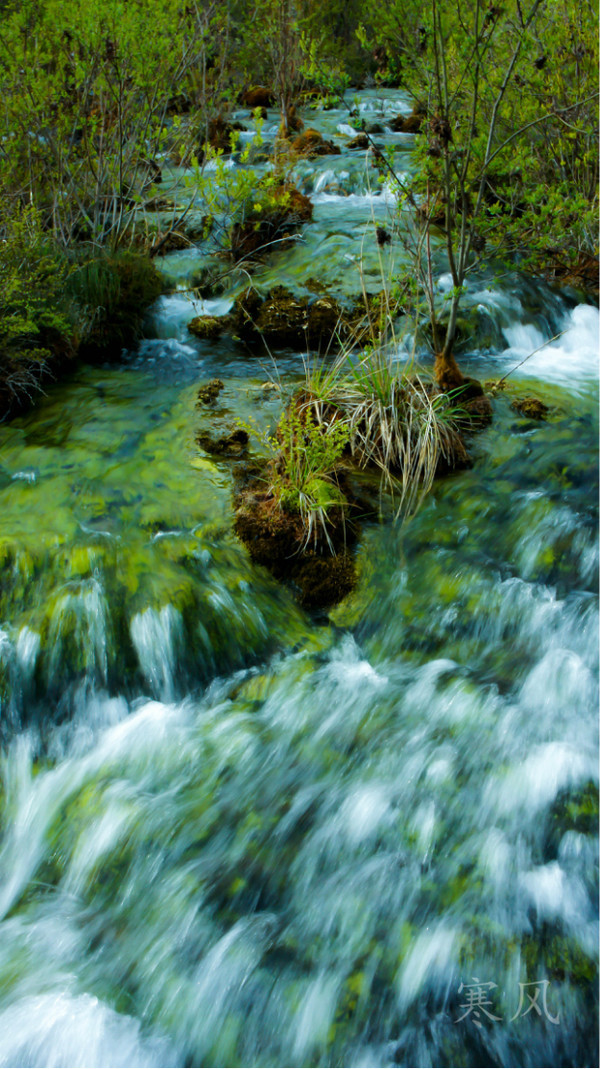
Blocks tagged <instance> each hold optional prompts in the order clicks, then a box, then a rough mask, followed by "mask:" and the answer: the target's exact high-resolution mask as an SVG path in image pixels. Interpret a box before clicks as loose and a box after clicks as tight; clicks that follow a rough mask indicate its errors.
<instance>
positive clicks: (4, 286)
mask: <svg viewBox="0 0 600 1069" xmlns="http://www.w3.org/2000/svg"><path fill="white" fill-rule="evenodd" d="M69 272H70V265H69V263H68V260H67V258H66V256H65V255H64V253H63V252H62V251H61V250H60V249H59V248H58V246H57V245H56V243H55V242H54V241H53V240H52V238H51V237H50V236H49V235H48V234H47V233H45V232H44V231H43V230H42V227H41V225H40V218H39V214H38V212H37V211H36V209H35V208H34V207H33V205H31V206H27V207H26V208H19V209H17V211H15V212H14V213H13V214H10V215H9V214H8V213H7V212H6V210H5V211H3V212H2V213H1V214H0V415H2V416H3V415H5V414H6V412H7V411H8V410H10V408H11V407H13V405H15V404H18V403H20V402H21V401H23V400H24V398H26V397H31V395H32V393H33V392H35V391H36V390H40V389H41V388H42V381H43V379H44V376H45V375H47V374H49V373H51V370H52V368H51V365H52V362H53V360H54V359H56V358H59V357H60V358H64V357H69V356H72V355H74V353H75V351H76V348H77V341H78V334H79V327H80V324H79V322H78V316H77V309H76V307H75V303H74V302H73V300H71V299H70V298H69V296H68V293H67V292H66V286H67V281H68V277H69Z"/></svg>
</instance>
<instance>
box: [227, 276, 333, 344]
mask: <svg viewBox="0 0 600 1069" xmlns="http://www.w3.org/2000/svg"><path fill="white" fill-rule="evenodd" d="M231 323H232V325H233V329H234V330H235V333H236V334H237V336H238V337H239V338H241V339H242V340H243V341H246V342H248V343H254V344H256V343H257V342H259V341H260V340H261V339H262V340H263V341H264V342H265V343H266V344H267V345H268V346H269V348H281V347H287V346H292V347H297V346H301V347H302V348H306V347H307V346H309V347H310V348H313V349H325V348H327V346H328V345H329V343H330V342H331V339H332V338H333V337H334V336H335V334H336V332H337V331H338V330H343V329H344V323H343V321H342V309H341V307H340V305H339V304H338V302H337V301H336V300H334V299H333V298H332V297H329V296H327V295H326V294H324V295H319V296H317V297H316V298H308V297H296V296H294V294H293V293H291V292H290V290H288V289H286V288H285V287H284V286H276V287H275V288H274V289H273V290H271V292H270V293H268V294H267V296H266V297H265V298H264V300H262V299H261V298H260V297H259V295H258V294H257V293H256V291H255V290H252V289H250V290H247V291H246V293H244V294H242V296H241V297H239V298H238V299H237V300H236V302H235V305H234V308H233V312H232V313H231Z"/></svg>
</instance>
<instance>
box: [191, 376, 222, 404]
mask: <svg viewBox="0 0 600 1069" xmlns="http://www.w3.org/2000/svg"><path fill="white" fill-rule="evenodd" d="M224 388H225V384H224V382H222V381H221V379H211V380H210V382H206V383H204V385H203V386H201V387H200V389H199V390H198V399H197V401H196V407H197V408H199V407H200V405H210V404H212V403H213V401H216V400H217V397H218V396H219V394H220V393H221V390H223V389H224Z"/></svg>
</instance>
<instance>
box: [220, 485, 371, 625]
mask: <svg viewBox="0 0 600 1069" xmlns="http://www.w3.org/2000/svg"><path fill="white" fill-rule="evenodd" d="M263 486H264V483H262V484H261V483H257V484H255V486H254V487H250V488H248V489H246V490H244V491H242V492H241V493H240V494H239V495H238V498H237V502H236V516H235V524H234V526H235V531H236V534H237V535H238V537H239V538H240V539H241V541H242V542H243V543H244V545H245V546H246V548H247V550H248V552H249V553H250V556H251V558H252V560H254V561H255V562H256V563H257V564H262V565H263V566H264V567H265V568H268V570H269V571H270V572H271V573H272V575H274V576H275V578H277V579H281V580H284V581H286V582H289V583H292V584H293V586H294V587H295V588H296V589H297V591H298V596H299V601H300V603H301V604H302V605H304V606H306V607H307V608H311V609H316V608H326V607H328V606H330V605H334V604H336V603H337V602H339V601H341V600H342V598H344V597H345V596H346V595H347V594H348V593H350V591H351V590H352V588H353V587H354V585H355V583H356V579H357V573H356V568H355V565H354V560H353V558H352V556H351V552H350V551H351V547H352V545H353V543H354V542H355V540H356V533H357V532H356V529H355V528H353V527H351V526H350V525H349V524H347V522H346V515H345V514H346V509H345V508H342V507H339V506H336V505H334V506H332V507H328V508H327V520H328V525H327V535H328V538H326V537H325V535H324V533H323V532H322V531H320V530H319V529H317V530H316V531H315V532H314V537H313V534H312V533H311V537H310V541H307V530H306V526H305V524H304V523H303V521H302V517H301V516H300V514H299V513H298V512H294V511H293V510H291V509H290V510H289V511H287V510H286V509H284V508H282V507H281V504H280V502H279V501H278V500H276V499H275V498H274V497H273V495H272V494H270V493H268V492H267V491H265V490H264V489H263V488H262V487H263ZM332 551H333V552H332Z"/></svg>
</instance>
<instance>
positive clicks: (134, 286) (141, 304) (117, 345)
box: [69, 252, 163, 359]
mask: <svg viewBox="0 0 600 1069" xmlns="http://www.w3.org/2000/svg"><path fill="white" fill-rule="evenodd" d="M69 289H70V292H71V293H72V295H73V297H74V298H75V299H76V301H77V304H78V305H79V307H80V309H81V312H82V316H83V319H84V330H83V339H82V348H83V351H84V353H85V355H86V356H87V357H88V358H91V359H93V358H94V357H97V358H102V357H105V356H106V355H107V354H108V353H109V351H110V350H114V349H121V348H122V347H123V346H126V345H130V344H132V343H133V342H134V341H135V340H136V339H137V338H138V337H139V336H140V333H141V330H142V321H143V316H144V312H145V310H146V308H147V307H148V305H149V304H151V303H152V301H154V300H156V298H157V297H158V296H160V294H161V293H162V290H163V282H162V279H161V276H160V275H159V273H158V271H157V269H156V267H155V265H154V263H153V261H152V260H150V259H149V258H148V257H147V256H143V255H141V254H138V253H135V252H118V253H115V254H114V255H109V254H100V255H97V256H95V257H94V258H93V259H91V260H87V261H85V262H84V263H82V264H80V265H79V266H78V267H77V268H76V269H75V270H74V271H73V273H72V275H71V277H70V279H69Z"/></svg>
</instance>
